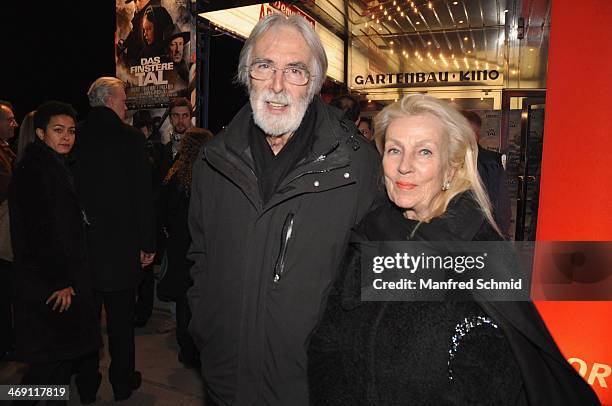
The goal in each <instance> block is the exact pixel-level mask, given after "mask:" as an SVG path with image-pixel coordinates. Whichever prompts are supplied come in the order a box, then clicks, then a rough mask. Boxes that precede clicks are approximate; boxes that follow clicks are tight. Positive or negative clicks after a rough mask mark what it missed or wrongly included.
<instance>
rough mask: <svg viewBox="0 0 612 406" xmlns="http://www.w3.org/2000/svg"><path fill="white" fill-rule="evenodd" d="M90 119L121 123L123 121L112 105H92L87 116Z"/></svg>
mask: <svg viewBox="0 0 612 406" xmlns="http://www.w3.org/2000/svg"><path fill="white" fill-rule="evenodd" d="M87 119H88V120H95V121H104V122H110V123H115V124H121V123H123V121H122V120H121V119H120V118H119V116H118V115H117V113H115V112H114V111H113V110H112V109H111V108H110V107H106V106H95V107H92V108H91V110H90V111H89V114H88V116H87Z"/></svg>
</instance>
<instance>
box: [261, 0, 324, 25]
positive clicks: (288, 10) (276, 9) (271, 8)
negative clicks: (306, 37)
mask: <svg viewBox="0 0 612 406" xmlns="http://www.w3.org/2000/svg"><path fill="white" fill-rule="evenodd" d="M273 13H282V14H285V15H287V16H293V15H296V16H300V17H302V18H304V19H305V20H306V21H308V22H309V23H310V25H312V26H313V28H314V26H315V20H314V19H313V18H312V17H310V16H309V15H308V14H306V13H304V12H303V11H302V10H300V9H299V8H297V7H295V6H293V5H290V4H286V3H284V2H282V1H275V2H272V3H268V4H262V5H261V8H260V11H259V19H260V20H261V19H262V18H264V17H265V16H267V15H269V14H273Z"/></svg>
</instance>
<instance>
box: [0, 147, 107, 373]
mask: <svg viewBox="0 0 612 406" xmlns="http://www.w3.org/2000/svg"><path fill="white" fill-rule="evenodd" d="M9 207H10V216H11V217H10V218H11V237H12V241H13V252H14V256H15V260H14V270H15V289H14V294H15V303H14V309H15V334H16V342H17V355H18V358H19V359H20V360H21V361H24V362H28V363H43V362H52V361H57V360H66V359H71V358H75V357H77V356H79V355H83V354H86V353H88V352H91V351H93V350H96V349H97V348H99V347H100V346H101V338H100V327H99V318H98V315H97V313H96V306H95V304H94V303H95V302H94V297H93V292H92V287H91V277H90V272H89V269H88V265H87V251H86V239H85V226H86V225H85V224H84V220H83V219H84V217H83V213H82V210H81V207H80V205H79V202H78V199H77V195H76V192H75V189H74V186H73V184H72V179H71V175H70V172H69V169H68V168H67V166H66V163H65V161H64V158H63V157H61V156H60V155H58V154H57V153H56V152H55V151H53V150H52V149H51V148H49V147H47V146H46V145H45V144H44V143H43V142H41V141H39V140H36V141H35V142H34V143H33V144H30V145H29V146H28V147H27V149H26V154H25V156H24V158H23V159H22V160H21V161H20V162H19V163H18V164H17V167H16V168H15V171H14V173H13V178H12V182H11V185H10V189H9ZM69 286H71V287H72V288H73V289H74V291H75V293H76V294H75V296H72V305H71V306H70V308H69V309H68V310H66V311H64V312H63V313H59V312H57V311H53V310H52V306H51V304H49V305H47V304H45V301H46V300H47V299H48V298H49V296H51V294H52V293H53V292H55V291H57V290H60V289H64V288H67V287H69Z"/></svg>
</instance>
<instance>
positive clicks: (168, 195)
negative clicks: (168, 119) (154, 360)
mask: <svg viewBox="0 0 612 406" xmlns="http://www.w3.org/2000/svg"><path fill="white" fill-rule="evenodd" d="M212 137H213V135H212V133H211V132H210V131H208V130H205V129H202V128H195V127H194V128H190V129H189V130H187V131H186V132H185V134H184V136H183V138H182V139H181V142H180V144H179V148H178V149H179V153H178V155H177V160H176V161H175V162H174V165H172V167H171V168H170V170H169V171H168V173H167V174H166V177H165V179H164V185H163V187H162V192H161V195H160V199H159V202H158V219H159V227H161V228H162V229H163V233H164V235H165V236H166V242H165V244H164V245H165V247H166V272H165V275H164V277H163V279H162V280H160V281H159V283H158V284H157V296H158V298H159V299H160V300H163V301H173V302H175V303H176V340H177V342H178V345H179V354H178V359H179V361H180V362H182V363H183V364H185V366H188V367H197V368H198V369H199V366H200V355H199V353H198V351H197V349H196V347H195V345H194V343H193V339H192V338H191V336H190V335H189V331H187V327H188V325H189V321H190V320H191V310H190V309H189V304H188V303H187V289H188V288H189V287H191V285H192V284H193V282H192V280H191V277H190V276H189V270H190V269H191V267H192V266H193V262H192V261H190V260H189V259H187V258H186V256H187V250H188V249H189V246H190V245H191V236H190V235H189V228H188V226H187V213H188V210H189V196H190V194H191V178H192V172H191V168H192V167H193V164H194V162H195V161H196V159H199V158H200V156H201V155H200V154H201V150H202V146H203V145H204V143H205V142H206V141H209V140H211V139H212Z"/></svg>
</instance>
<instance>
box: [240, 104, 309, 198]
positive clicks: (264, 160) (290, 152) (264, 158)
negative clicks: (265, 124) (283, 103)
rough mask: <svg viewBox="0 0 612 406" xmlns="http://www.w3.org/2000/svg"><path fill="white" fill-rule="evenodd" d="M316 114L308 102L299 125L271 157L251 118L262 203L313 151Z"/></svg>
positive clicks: (250, 138) (252, 149)
mask: <svg viewBox="0 0 612 406" xmlns="http://www.w3.org/2000/svg"><path fill="white" fill-rule="evenodd" d="M316 122H317V114H316V112H315V108H314V107H313V103H312V102H311V103H310V105H309V106H308V109H307V110H306V113H305V114H304V117H303V118H302V122H301V124H300V126H299V127H298V129H297V130H296V131H295V133H294V134H293V136H292V137H291V138H289V141H287V143H286V144H285V146H284V147H283V148H282V149H281V150H280V151H279V152H278V154H277V155H274V153H273V152H272V148H270V145H269V144H268V142H267V141H266V134H265V133H264V132H263V131H262V130H261V129H260V128H259V127H257V125H255V122H254V121H253V120H252V119H251V124H250V126H249V145H250V147H251V153H252V155H253V161H254V164H255V175H256V176H257V183H258V186H259V194H260V196H261V199H262V201H263V202H264V204H265V203H267V202H268V201H269V200H270V198H271V197H272V196H273V195H274V193H275V192H276V190H277V189H278V187H279V186H280V184H281V182H282V181H283V180H284V179H285V178H286V177H287V175H288V174H289V172H291V170H293V169H294V168H295V167H296V165H297V164H298V163H299V162H300V161H301V160H302V159H304V158H305V157H306V156H307V155H308V153H309V152H310V151H311V150H312V145H313V142H314V138H315V137H314V129H315V125H316Z"/></svg>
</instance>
